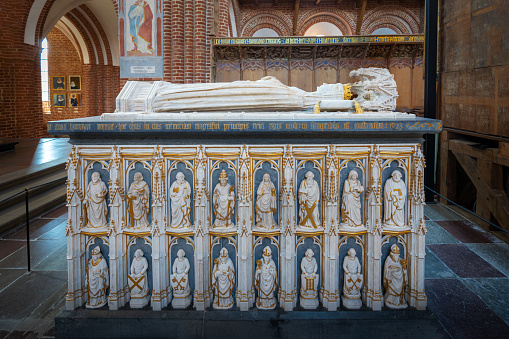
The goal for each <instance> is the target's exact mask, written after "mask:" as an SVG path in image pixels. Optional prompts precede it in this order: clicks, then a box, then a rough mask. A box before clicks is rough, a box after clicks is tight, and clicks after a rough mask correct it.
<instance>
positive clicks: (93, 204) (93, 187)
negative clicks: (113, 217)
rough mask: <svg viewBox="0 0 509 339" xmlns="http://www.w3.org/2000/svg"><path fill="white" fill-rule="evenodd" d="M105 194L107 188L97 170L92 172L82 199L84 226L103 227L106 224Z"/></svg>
mask: <svg viewBox="0 0 509 339" xmlns="http://www.w3.org/2000/svg"><path fill="white" fill-rule="evenodd" d="M106 194H108V189H107V188H106V184H105V183H104V181H102V180H101V174H100V173H99V172H94V173H92V181H90V182H89V183H88V187H87V196H86V197H85V199H84V200H83V204H84V207H85V208H84V212H85V213H84V222H83V224H84V225H85V227H103V226H106V223H107V220H106V216H107V215H108V207H107V206H106Z"/></svg>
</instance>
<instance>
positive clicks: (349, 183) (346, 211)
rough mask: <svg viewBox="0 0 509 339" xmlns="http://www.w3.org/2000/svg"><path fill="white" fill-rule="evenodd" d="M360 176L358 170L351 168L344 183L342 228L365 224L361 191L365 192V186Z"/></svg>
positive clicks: (359, 226) (358, 226) (360, 226)
mask: <svg viewBox="0 0 509 339" xmlns="http://www.w3.org/2000/svg"><path fill="white" fill-rule="evenodd" d="M358 177H359V175H358V174H357V171H355V170H351V171H350V173H348V178H347V179H346V180H345V183H344V185H343V196H342V198H341V226H340V227H341V228H342V229H349V230H352V229H359V228H363V226H364V225H363V223H362V215H361V193H362V192H364V187H362V184H361V182H360V181H359V179H357V178H358Z"/></svg>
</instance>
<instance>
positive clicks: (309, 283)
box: [300, 248, 320, 310]
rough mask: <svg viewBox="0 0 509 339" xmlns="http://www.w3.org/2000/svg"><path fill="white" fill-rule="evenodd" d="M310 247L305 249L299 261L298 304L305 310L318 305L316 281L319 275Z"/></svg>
mask: <svg viewBox="0 0 509 339" xmlns="http://www.w3.org/2000/svg"><path fill="white" fill-rule="evenodd" d="M314 255H315V254H314V253H313V250H312V249H310V248H309V249H307V250H306V253H305V256H304V258H302V260H301V262H300V270H301V272H302V273H301V275H300V306H302V308H304V309H307V310H313V309H315V308H317V307H318V282H319V279H320V275H319V274H318V273H316V271H317V270H318V264H317V263H316V259H315V258H314Z"/></svg>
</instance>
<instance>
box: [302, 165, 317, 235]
mask: <svg viewBox="0 0 509 339" xmlns="http://www.w3.org/2000/svg"><path fill="white" fill-rule="evenodd" d="M314 176H315V175H314V174H313V172H311V171H308V172H307V173H306V175H305V179H304V180H302V182H301V183H300V186H299V204H300V208H299V218H300V222H299V226H301V227H309V228H319V227H320V226H321V224H320V211H319V207H318V206H319V202H320V187H319V186H318V183H317V182H316V180H314V179H313V178H314Z"/></svg>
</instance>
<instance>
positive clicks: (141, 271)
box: [127, 248, 150, 308]
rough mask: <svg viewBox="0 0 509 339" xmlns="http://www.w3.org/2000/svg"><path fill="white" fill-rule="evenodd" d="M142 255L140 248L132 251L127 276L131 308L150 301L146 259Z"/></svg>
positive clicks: (139, 306) (141, 306) (142, 305)
mask: <svg viewBox="0 0 509 339" xmlns="http://www.w3.org/2000/svg"><path fill="white" fill-rule="evenodd" d="M143 255H144V253H143V250H142V249H141V248H138V249H137V250H136V251H135V252H134V258H133V261H132V263H131V274H129V275H128V276H127V283H128V285H129V289H130V290H131V301H130V302H129V305H130V306H131V308H143V307H145V306H147V305H148V302H149V301H150V295H149V294H148V292H149V288H148V275H147V270H148V261H147V258H145V257H144V256H143Z"/></svg>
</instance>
